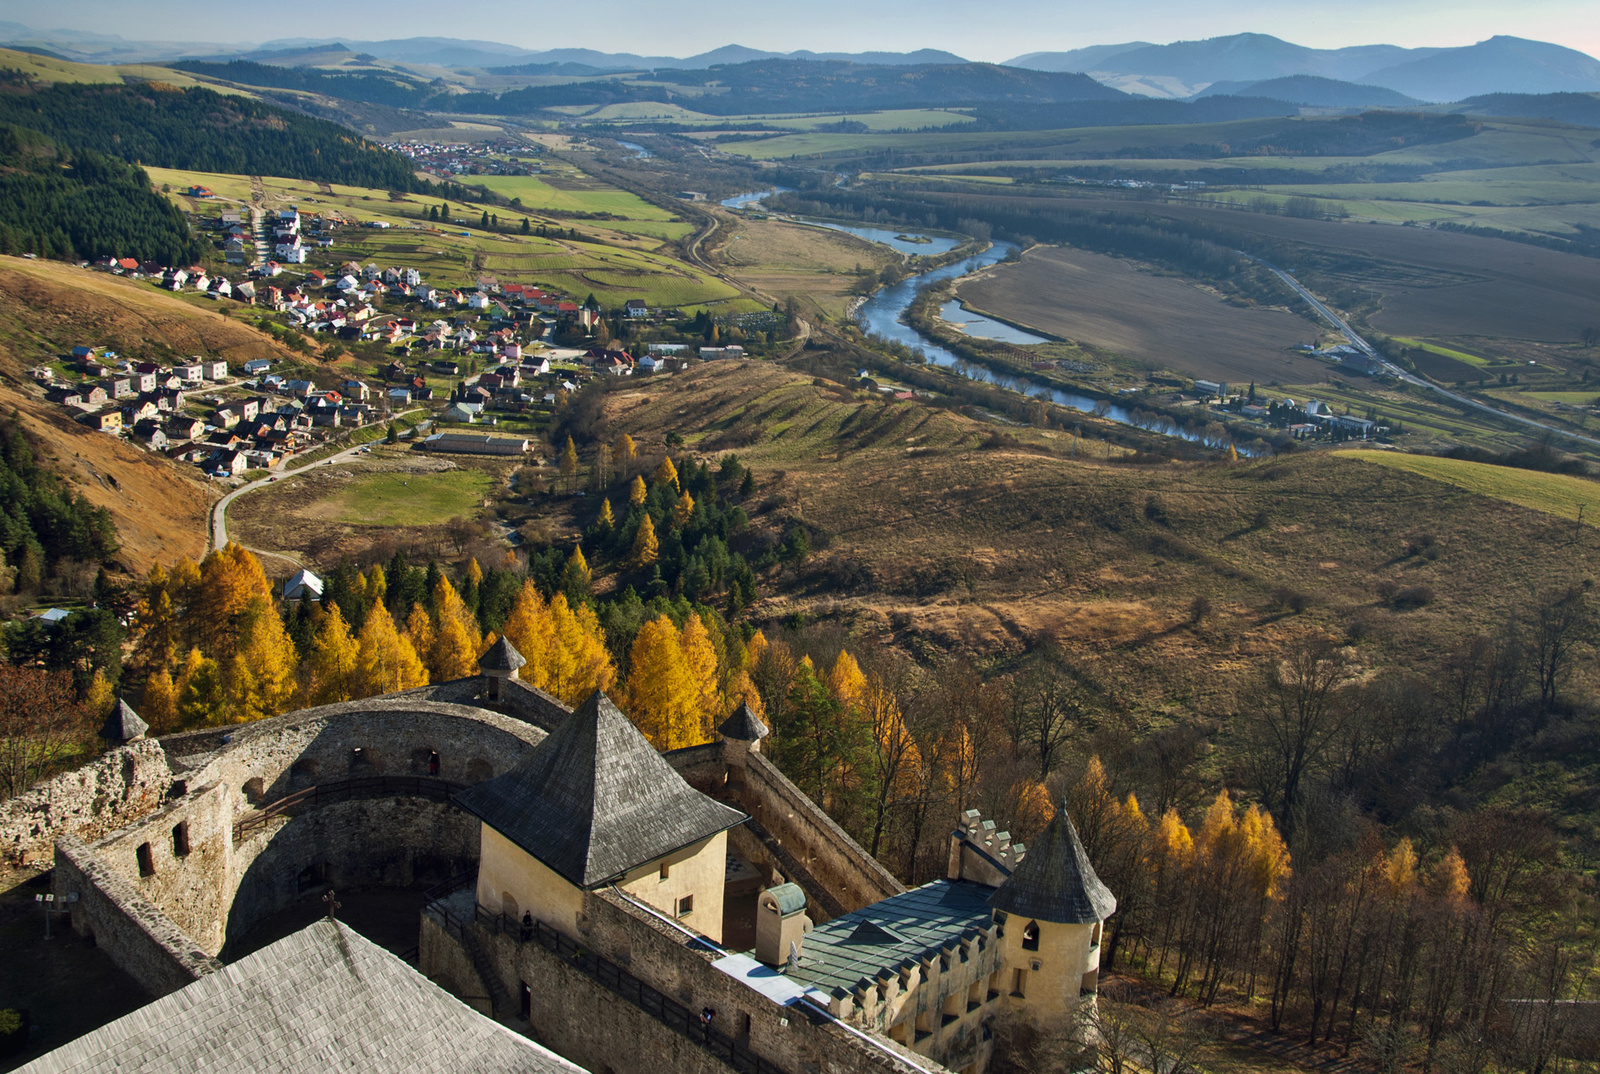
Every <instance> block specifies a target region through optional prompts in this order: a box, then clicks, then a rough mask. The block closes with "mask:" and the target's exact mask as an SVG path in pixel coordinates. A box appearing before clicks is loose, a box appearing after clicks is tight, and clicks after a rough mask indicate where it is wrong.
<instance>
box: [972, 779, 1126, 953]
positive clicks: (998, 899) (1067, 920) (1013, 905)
mask: <svg viewBox="0 0 1600 1074" xmlns="http://www.w3.org/2000/svg"><path fill="white" fill-rule="evenodd" d="M989 905H990V906H992V907H994V908H995V909H996V910H1003V911H1005V912H1006V913H1008V914H1015V915H1017V916H1018V917H1030V918H1036V919H1038V920H1040V921H1049V922H1053V923H1055V924H1058V925H1088V924H1093V923H1094V922H1097V921H1104V920H1105V919H1106V918H1108V917H1110V916H1111V915H1112V914H1114V913H1116V912H1117V897H1116V896H1115V895H1113V894H1111V890H1110V889H1109V888H1107V887H1106V886H1105V884H1104V883H1102V882H1101V880H1100V878H1099V877H1098V876H1096V875H1095V871H1094V866H1093V865H1091V864H1090V863H1089V855H1088V853H1086V852H1085V851H1084V849H1083V843H1082V842H1080V841H1079V839H1078V829H1076V828H1074V827H1073V826H1072V818H1071V817H1068V816H1067V810H1066V807H1065V806H1062V807H1061V808H1059V809H1058V810H1057V811H1056V815H1055V817H1054V819H1052V820H1051V821H1050V825H1049V827H1047V828H1045V830H1044V832H1043V834H1041V835H1040V836H1039V837H1038V838H1037V839H1034V840H1032V841H1030V842H1029V843H1028V852H1027V853H1026V854H1025V855H1023V858H1022V862H1021V863H1020V864H1019V865H1018V866H1017V868H1016V871H1015V872H1013V873H1012V874H1011V876H1010V877H1009V878H1008V879H1007V880H1006V882H1005V883H1004V884H1001V885H1000V887H999V888H998V889H997V890H996V891H995V893H994V894H993V895H991V896H990V897H989Z"/></svg>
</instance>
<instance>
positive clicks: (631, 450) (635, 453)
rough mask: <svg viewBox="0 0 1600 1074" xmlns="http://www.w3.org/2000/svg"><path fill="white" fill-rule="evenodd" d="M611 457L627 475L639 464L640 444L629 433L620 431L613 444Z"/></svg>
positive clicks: (619, 470)
mask: <svg viewBox="0 0 1600 1074" xmlns="http://www.w3.org/2000/svg"><path fill="white" fill-rule="evenodd" d="M611 458H612V460H613V461H614V462H615V463H616V467H617V471H618V472H619V473H620V474H621V475H622V476H624V477H626V476H627V475H628V473H629V471H631V470H632V469H633V468H634V467H635V466H638V465H639V445H638V444H635V443H634V442H633V437H631V436H629V435H628V434H627V433H619V434H617V439H616V440H615V441H614V442H613V443H612V445H611Z"/></svg>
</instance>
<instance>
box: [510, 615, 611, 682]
mask: <svg viewBox="0 0 1600 1074" xmlns="http://www.w3.org/2000/svg"><path fill="white" fill-rule="evenodd" d="M550 626H551V638H552V640H553V645H552V647H551V651H550V659H549V660H548V665H549V666H550V674H549V677H548V681H549V683H550V685H548V686H545V687H543V689H544V690H546V691H547V692H549V693H551V694H554V695H555V696H556V697H558V698H560V699H561V700H562V701H564V702H566V703H567V704H569V705H578V704H581V703H583V702H584V701H585V700H587V699H588V697H589V695H590V694H592V693H594V692H595V691H596V690H606V691H609V690H610V689H611V687H612V686H613V685H614V684H615V683H616V681H617V667H616V664H614V663H613V662H612V660H611V651H610V650H609V649H607V648H606V632H605V630H604V629H603V628H602V627H601V626H600V619H599V617H598V616H596V615H595V613H594V609H593V608H591V607H589V606H588V605H587V604H580V605H578V606H577V607H576V608H574V607H572V606H571V605H569V604H568V603H567V598H566V597H565V596H564V595H562V594H560V593H557V594H556V595H555V597H554V598H553V599H552V600H551V601H550ZM512 644H515V642H513V643H512ZM524 657H526V654H524Z"/></svg>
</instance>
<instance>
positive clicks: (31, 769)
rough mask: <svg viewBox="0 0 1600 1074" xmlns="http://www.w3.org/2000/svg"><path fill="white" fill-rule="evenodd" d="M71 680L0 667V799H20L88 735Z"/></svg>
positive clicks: (68, 674)
mask: <svg viewBox="0 0 1600 1074" xmlns="http://www.w3.org/2000/svg"><path fill="white" fill-rule="evenodd" d="M88 720H89V717H88V713H87V712H85V711H84V709H83V706H81V705H79V704H78V699H77V695H76V694H75V692H74V691H73V688H72V674H71V672H67V671H44V670H41V669H39V668H20V667H14V666H12V665H11V664H7V663H0V798H10V797H12V796H13V795H18V794H21V793H22V792H23V791H25V790H27V789H28V788H29V787H30V786H32V785H33V783H34V782H35V781H37V780H39V779H40V778H42V777H43V776H44V775H45V774H46V773H47V772H49V771H50V769H51V768H53V767H55V766H56V765H57V764H60V763H61V762H62V761H63V760H65V759H66V758H67V757H69V756H70V755H71V754H72V750H73V747H74V746H77V745H79V744H80V743H81V742H82V741H83V740H84V739H85V738H86V736H87V734H88V730H89V728H88Z"/></svg>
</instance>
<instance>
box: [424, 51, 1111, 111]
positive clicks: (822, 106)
mask: <svg viewBox="0 0 1600 1074" xmlns="http://www.w3.org/2000/svg"><path fill="white" fill-rule="evenodd" d="M648 77H649V81H648V82H646V81H643V80H641V81H638V82H632V81H624V80H621V79H615V80H607V81H596V82H574V83H569V84H566V85H560V86H530V87H528V88H527V89H520V90H511V91H509V92H506V93H502V94H500V95H499V96H495V95H493V94H489V93H469V94H463V95H461V96H458V97H453V98H451V106H452V109H453V110H457V111H470V112H482V113H490V114H500V115H521V114H527V113H531V112H537V111H540V110H541V109H545V108H554V107H557V106H560V105H576V104H609V103H614V102H621V101H663V102H666V101H671V102H676V103H678V104H681V105H683V106H685V107H687V108H692V109H694V110H695V111H697V112H704V113H708V114H712V115H743V114H746V113H759V112H837V111H860V110H870V109H885V108H924V107H949V106H957V105H974V104H983V103H994V102H1028V103H1054V102H1061V101H1120V100H1123V99H1125V98H1126V96H1127V95H1126V94H1124V93H1122V92H1120V91H1119V90H1114V89H1111V88H1110V87H1108V86H1103V85H1101V84H1100V83H1098V82H1096V81H1095V80H1094V79H1092V78H1090V77H1089V76H1088V75H1078V74H1058V73H1053V72H1045V71H1024V70H1022V69H1020V68H1014V67H998V66H995V65H993V64H985V63H965V64H918V65H914V66H901V65H894V66H888V65H876V64H859V63H845V62H828V63H821V62H816V61H806V60H756V61H753V62H751V63H740V64H730V65H727V66H721V67H713V68H710V69H709V70H703V71H679V70H669V71H656V72H654V73H653V74H651V75H650V76H648Z"/></svg>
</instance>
